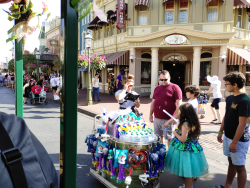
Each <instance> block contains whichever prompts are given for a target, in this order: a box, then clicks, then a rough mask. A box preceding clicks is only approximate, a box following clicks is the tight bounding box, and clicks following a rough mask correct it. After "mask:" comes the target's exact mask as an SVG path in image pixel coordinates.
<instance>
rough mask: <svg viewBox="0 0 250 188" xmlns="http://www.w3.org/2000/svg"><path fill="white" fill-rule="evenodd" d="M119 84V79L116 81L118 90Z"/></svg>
mask: <svg viewBox="0 0 250 188" xmlns="http://www.w3.org/2000/svg"><path fill="white" fill-rule="evenodd" d="M118 83H119V80H118V79H117V80H116V88H118Z"/></svg>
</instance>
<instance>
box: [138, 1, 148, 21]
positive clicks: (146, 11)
mask: <svg viewBox="0 0 250 188" xmlns="http://www.w3.org/2000/svg"><path fill="white" fill-rule="evenodd" d="M141 6H146V5H139V9H138V25H147V24H148V7H147V6H146V7H147V10H145V11H141V10H140V8H141ZM140 13H146V14H147V23H146V24H140Z"/></svg>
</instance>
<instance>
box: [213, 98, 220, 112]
mask: <svg viewBox="0 0 250 188" xmlns="http://www.w3.org/2000/svg"><path fill="white" fill-rule="evenodd" d="M221 99H222V98H216V99H214V100H213V102H212V104H211V106H212V107H213V108H215V109H216V110H219V109H220V107H219V103H220V102H221Z"/></svg>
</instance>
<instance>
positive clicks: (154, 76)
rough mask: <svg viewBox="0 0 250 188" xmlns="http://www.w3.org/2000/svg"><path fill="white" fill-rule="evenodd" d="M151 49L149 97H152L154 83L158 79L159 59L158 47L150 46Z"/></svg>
mask: <svg viewBox="0 0 250 188" xmlns="http://www.w3.org/2000/svg"><path fill="white" fill-rule="evenodd" d="M151 51H152V64H151V94H150V98H152V97H153V94H154V90H155V84H156V82H157V81H158V75H159V74H158V71H159V60H158V51H159V48H151Z"/></svg>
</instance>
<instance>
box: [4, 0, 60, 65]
mask: <svg viewBox="0 0 250 188" xmlns="http://www.w3.org/2000/svg"><path fill="white" fill-rule="evenodd" d="M45 2H46V0H45ZM47 4H48V8H49V10H48V12H51V15H50V18H49V20H48V21H50V20H52V19H53V18H55V17H56V16H59V17H60V14H61V13H60V8H61V1H60V0H48V1H47ZM10 5H11V3H7V4H0V18H1V19H0V24H1V29H0V62H3V61H4V62H5V61H6V57H8V58H11V52H10V51H9V50H10V49H11V48H12V47H13V45H12V42H8V43H6V39H7V38H8V34H7V31H8V30H9V29H10V28H11V27H13V25H14V21H12V22H10V21H9V20H8V14H7V13H5V12H4V11H3V9H4V10H7V11H8V10H9V7H10ZM44 19H45V18H43V19H42V20H41V21H43V20H44ZM34 42H35V43H37V44H38V39H37V41H34Z"/></svg>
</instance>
